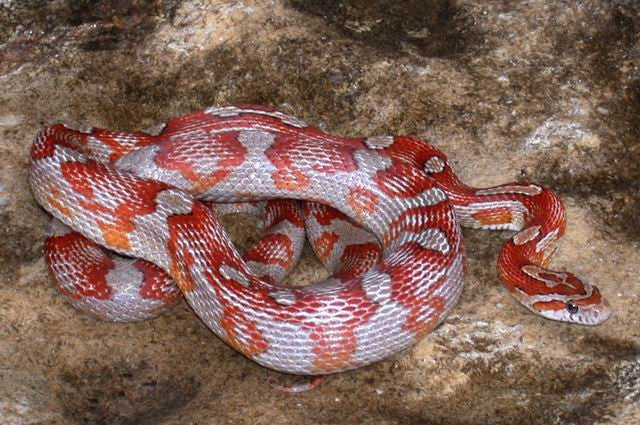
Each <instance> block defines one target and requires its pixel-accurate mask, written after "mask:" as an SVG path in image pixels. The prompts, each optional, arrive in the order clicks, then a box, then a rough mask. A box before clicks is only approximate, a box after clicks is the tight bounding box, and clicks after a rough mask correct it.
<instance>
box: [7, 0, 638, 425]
mask: <svg viewBox="0 0 640 425" xmlns="http://www.w3.org/2000/svg"><path fill="white" fill-rule="evenodd" d="M639 34H640V6H638V3H637V2H635V1H633V0H629V1H624V0H614V1H604V0H601V1H579V2H577V1H569V0H567V1H562V0H531V1H503V0H491V1H480V0H428V1H425V0H408V1H404V2H401V1H388V0H369V1H365V0H344V1H321V0H307V1H304V0H263V1H250V0H245V1H211V2H207V1H196V0H190V1H187V0H186V1H178V0H158V1H124V0H115V1H96V0H93V1H90V0H81V1H72V0H57V1H44V0H31V1H26V0H23V1H12V0H0V88H1V90H0V232H1V233H0V323H1V326H0V423H3V424H5V423H6V424H201V425H202V424H270V425H272V424H280V423H295V424H452V425H458V424H460V425H461V424H623V423H624V424H633V423H636V424H637V423H640V407H639V405H640V345H639V338H640V323H639V317H640V314H639V313H640V307H639V306H638V302H639V301H640V300H639V296H640V278H639V277H638V265H639V264H640V254H639V252H638V245H639V243H640V214H638V210H639V209H640V195H639V193H640V187H639V186H640V165H639V163H640V143H639V141H638V137H639V136H640V119H639V112H640V71H639V70H638V66H639V65H640V35H639ZM234 103H257V104H264V105H269V106H274V107H276V108H278V109H280V110H282V111H283V112H286V113H290V114H293V115H296V116H298V117H300V118H302V119H304V120H305V121H307V122H309V123H314V124H316V125H318V126H320V127H321V128H323V129H325V130H327V131H331V132H335V133H339V134H345V135H375V134H385V133H392V134H400V133H403V134H410V135H414V136H418V137H422V138H425V139H426V140H429V141H431V142H432V143H434V144H436V145H437V146H438V147H440V148H441V149H443V150H444V151H445V152H447V153H448V155H449V157H450V159H451V161H452V163H453V164H454V166H455V168H456V169H457V171H458V172H459V173H460V175H461V177H462V178H463V179H464V180H465V181H467V182H469V183H471V184H474V185H478V186H482V185H493V184H498V183H502V182H507V181H511V180H516V179H523V178H526V179H530V180H532V181H536V182H539V183H543V184H546V185H549V186H552V187H554V188H555V189H557V191H558V192H559V193H560V195H561V196H562V197H563V199H564V200H565V201H566V205H567V210H568V220H569V227H568V232H567V236H566V238H565V239H564V242H563V247H562V249H561V250H560V254H559V256H558V259H557V261H556V264H557V265H558V267H560V268H564V267H568V268H571V269H572V270H573V271H574V272H576V273H577V274H578V275H580V276H583V277H585V278H587V279H589V280H591V281H593V282H597V285H598V286H599V287H600V288H601V290H602V291H603V293H604V294H606V296H607V297H608V299H609V300H610V302H611V304H612V306H613V308H614V309H615V311H616V315H615V317H614V318H612V319H611V320H609V321H608V322H606V323H605V324H604V325H602V326H599V327H593V328H589V327H580V326H572V325H566V324H561V323H555V322H550V321H547V320H544V319H541V318H538V317H535V316H534V315H532V314H530V313H529V312H527V311H526V310H525V309H523V308H522V307H520V306H519V305H518V304H517V303H516V302H515V301H514V300H513V299H512V298H511V297H510V296H509V295H508V294H507V293H506V292H505V291H504V290H503V289H502V288H501V286H500V284H499V282H498V279H497V276H496V270H495V259H496V254H497V252H498V249H499V246H500V244H501V241H503V240H504V239H506V238H507V237H508V236H509V235H508V233H506V232H505V233H500V232H498V233H487V232H482V231H465V237H466V246H467V252H468V257H469V273H468V277H467V287H466V290H465V293H464V295H463V298H462V301H461V302H460V304H459V306H458V307H457V308H456V310H455V311H454V312H453V314H452V315H451V316H450V317H449V319H448V320H447V321H446V322H445V323H444V324H443V325H442V326H441V327H439V328H438V329H437V330H436V331H435V332H433V333H432V334H431V335H429V336H428V337H427V338H425V339H424V340H423V341H422V342H420V343H419V344H417V345H416V346H414V347H413V348H411V349H409V350H407V351H406V352H404V353H401V354H400V355H398V356H396V357H395V358H391V359H388V360H387V361H384V362H382V363H379V364H376V365H373V366H370V367H367V368H364V369H361V370H357V371H354V372H350V373H345V374H341V375H336V376H333V377H331V378H329V379H327V380H326V381H325V383H324V384H323V385H321V386H320V387H319V388H317V389H315V390H313V391H311V392H308V393H304V394H300V395H295V396H292V395H289V394H285V393H282V392H279V391H276V390H274V389H272V388H271V387H270V386H269V384H268V382H267V380H268V379H276V380H285V379H287V378H288V377H285V376H281V375H279V374H277V373H275V372H271V371H269V370H266V369H263V368H261V367H259V366H257V365H256V364H254V363H252V362H250V361H248V360H246V359H245V358H243V357H242V356H240V355H238V354H236V353H235V352H234V351H233V350H232V349H230V348H228V347H227V346H226V345H224V344H223V343H222V342H221V341H220V340H218V339H217V338H216V337H215V336H214V335H213V334H212V333H211V332H210V331H209V330H208V329H206V328H205V327H204V326H203V325H202V323H201V322H200V321H199V320H198V319H197V317H196V316H195V315H194V314H193V313H192V312H191V311H190V309H189V307H188V306H187V305H186V304H185V303H181V305H180V306H179V307H177V308H176V309H175V310H173V311H172V312H170V313H168V314H166V315H164V316H162V317H160V318H158V319H155V320H151V321H147V322H143V323H134V324H128V325H122V324H109V323H101V322H98V321H96V320H94V319H92V318H90V317H87V316H84V315H82V314H80V313H78V312H76V311H75V310H73V309H72V308H71V307H70V306H69V305H68V304H66V303H65V301H64V300H63V299H62V297H60V296H59V295H58V294H57V293H56V291H55V290H54V289H53V287H52V285H51V284H50V281H49V278H48V276H47V274H46V271H45V265H44V261H43V257H42V246H43V243H42V241H43V239H42V234H43V228H44V226H45V223H46V221H47V216H46V214H45V213H44V212H43V210H41V209H40V208H39V207H38V205H36V203H35V202H34V200H33V198H32V196H31V193H30V190H29V186H28V184H27V173H28V163H29V159H28V152H29V146H30V144H31V141H32V140H33V137H34V136H35V134H36V132H37V131H38V130H39V129H40V128H41V127H42V126H43V125H45V124H53V123H55V122H60V121H62V122H66V123H68V124H71V125H94V126H101V127H107V128H113V129H144V128H149V127H152V126H154V125H157V124H159V123H161V122H162V121H165V120H166V119H168V118H171V117H175V116H179V115H182V114H185V113H188V112H191V111H194V110H197V109H200V108H203V107H205V106H210V105H227V104H234ZM226 223H227V224H229V225H230V227H231V232H232V233H233V235H234V237H235V240H236V241H238V243H239V245H241V246H246V244H247V243H248V242H250V241H251V240H254V239H255V223H251V222H250V220H247V219H246V218H242V217H241V218H237V219H233V218H232V219H227V220H226ZM247 229H249V230H247ZM324 274H325V272H324V271H323V270H322V268H321V267H320V266H319V264H318V263H317V262H316V261H315V260H314V259H313V257H312V255H311V254H310V253H309V252H307V254H306V255H305V256H304V259H303V261H302V264H301V265H300V266H299V267H298V268H297V270H296V272H295V273H294V275H293V276H292V277H291V281H294V282H310V281H313V280H316V279H318V278H319V277H321V276H323V275H324ZM288 380H291V378H288ZM287 382H288V381H287Z"/></svg>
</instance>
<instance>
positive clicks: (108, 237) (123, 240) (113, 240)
mask: <svg viewBox="0 0 640 425" xmlns="http://www.w3.org/2000/svg"><path fill="white" fill-rule="evenodd" d="M96 222H97V223H98V226H99V227H100V230H101V231H102V238H103V239H104V241H105V242H106V243H107V244H109V245H111V246H112V247H115V248H118V249H121V250H123V251H128V250H129V249H131V244H130V242H129V237H128V236H127V234H126V231H124V230H122V228H121V227H120V226H119V224H111V223H105V222H103V221H100V220H96Z"/></svg>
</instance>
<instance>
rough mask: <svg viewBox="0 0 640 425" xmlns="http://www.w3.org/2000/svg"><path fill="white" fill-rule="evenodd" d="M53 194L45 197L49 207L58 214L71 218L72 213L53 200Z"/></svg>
mask: <svg viewBox="0 0 640 425" xmlns="http://www.w3.org/2000/svg"><path fill="white" fill-rule="evenodd" d="M54 195H55V193H52V194H51V195H47V201H48V202H49V205H51V207H53V208H55V209H56V210H58V211H60V213H61V214H62V215H64V216H66V217H73V215H74V214H73V211H71V210H70V209H69V208H67V207H65V206H64V205H62V202H60V201H58V200H57V199H56V198H54Z"/></svg>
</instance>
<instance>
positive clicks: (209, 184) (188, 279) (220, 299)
mask: <svg viewBox="0 0 640 425" xmlns="http://www.w3.org/2000/svg"><path fill="white" fill-rule="evenodd" d="M30 167H31V168H30V175H29V182H30V186H31V189H32V192H33V195H34V197H35V199H36V200H37V202H38V203H39V204H40V205H41V206H42V207H43V208H44V209H45V210H46V211H48V212H49V213H50V214H51V215H52V216H53V217H54V220H53V221H52V222H51V224H50V225H49V227H48V229H47V241H46V243H45V257H46V259H47V263H48V267H49V270H50V272H51V275H52V276H53V280H54V282H55V283H56V285H57V286H58V288H59V289H60V291H61V292H62V293H63V294H64V295H65V296H66V297H67V299H69V300H70V301H71V302H72V303H74V305H76V306H78V307H79V308H81V309H84V310H85V311H89V312H91V313H92V314H94V315H96V316H98V317H100V318H103V319H106V320H116V321H117V320H123V321H124V320H142V319H145V318H149V317H152V316H154V315H156V314H158V313H159V312H162V311H164V310H166V308H168V307H170V306H171V305H174V304H175V302H176V301H177V300H178V299H180V297H181V296H184V297H185V298H186V300H187V302H188V303H189V305H190V306H191V308H192V309H193V311H194V312H195V313H196V314H197V315H198V316H199V318H200V319H201V320H202V321H203V322H204V323H205V324H206V326H207V327H208V328H209V329H211V331H213V333H215V334H216V335H217V336H218V337H219V338H220V339H221V340H223V341H224V342H225V343H227V344H228V345H229V346H231V347H232V348H234V349H235V350H237V351H238V352H240V353H242V354H243V355H244V356H246V357H248V358H249V359H251V360H253V361H255V362H257V363H258V364H260V365H262V366H264V367H266V368H270V369H273V370H276V371H280V372H284V373H289V374H296V375H309V376H323V375H327V374H332V373H337V372H343V371H347V370H351V369H355V368H360V367H363V366H366V365H369V364H372V363H375V362H378V361H381V360H383V359H385V358H388V357H389V356H392V355H394V354H396V353H399V352H401V351H403V350H405V349H407V348H408V347H410V346H412V345H413V344H415V343H416V342H417V341H419V340H421V339H422V338H423V337H424V336H425V335H427V334H429V333H430V332H431V331H432V330H433V329H434V328H436V327H437V326H438V325H439V324H440V323H442V322H443V320H445V318H446V317H447V316H448V315H449V314H450V313H451V311H452V310H453V309H454V307H455V306H456V304H457V303H458V301H459V299H460V296H461V293H462V291H463V287H464V275H465V271H466V257H465V249H464V245H463V240H462V232H461V227H462V226H464V227H472V228H481V229H493V230H512V231H514V233H513V235H512V236H510V237H509V238H508V239H507V240H506V241H505V242H504V244H503V246H502V247H501V249H500V251H499V254H498V274H499V276H500V280H501V281H502V283H503V286H504V288H506V290H507V291H508V292H509V293H510V294H511V295H513V297H514V298H515V299H516V300H517V301H519V302H520V303H521V304H522V305H523V306H524V307H526V308H527V309H529V310H531V311H532V312H534V313H536V314H538V315H540V316H542V317H544V318H547V319H552V320H557V321H563V322H571V323H577V324H582V325H597V324H600V323H602V322H603V321H605V320H606V319H608V318H609V317H610V316H611V314H612V310H611V307H610V305H609V303H608V302H607V300H606V299H605V298H604V297H603V296H602V295H601V293H600V291H599V290H598V288H597V287H595V286H593V285H591V284H590V283H588V282H587V281H585V280H583V279H581V278H579V277H577V276H576V275H574V274H573V273H570V272H566V271H554V270H551V269H549V267H550V262H551V260H552V258H553V257H554V254H555V252H556V251H557V248H558V243H559V240H560V238H561V237H562V236H563V235H564V233H565V228H566V217H565V208H564V206H563V203H562V201H561V200H560V198H559V196H558V195H557V194H556V193H555V192H554V191H552V190H551V189H549V188H547V187H545V186H542V185H539V184H534V183H530V182H522V181H519V182H511V183H507V184H501V185H498V186H494V187H488V188H474V187H471V186H468V185H466V184H464V183H463V182H462V181H461V180H460V179H459V178H458V177H457V175H456V174H455V172H454V170H453V168H452V166H451V164H450V162H449V160H448V159H447V156H446V155H445V154H444V153H443V152H441V151H440V150H439V149H437V148H436V147H434V146H433V145H431V144H430V143H427V142H426V141H423V140H420V139H418V138H415V137H410V136H398V135H396V136H389V135H383V136H370V137H345V136H338V135H333V134H330V133H328V132H325V131H323V130H321V129H319V128H316V127H313V126H311V125H308V124H307V123H305V122H304V121H303V120H301V119H299V118H296V117H294V116H291V115H287V114H285V113H283V112H280V111H277V110H275V109H273V108H268V107H263V106H257V105H237V106H222V107H210V108H207V109H204V110H201V111H198V112H194V113H191V114H188V115H185V116H182V117H179V118H175V119H171V120H169V121H167V122H166V123H165V124H164V125H163V127H162V128H161V129H160V130H159V131H156V132H143V131H110V130H105V129H98V128H84V129H82V128H81V129H74V128H72V127H70V126H66V125H63V124H55V125H50V126H47V127H45V128H43V129H42V130H41V131H40V132H39V133H38V135H37V136H36V138H35V141H34V142H33V145H32V148H31V165H30ZM217 205H221V206H220V207H216V206H217ZM225 205H226V206H225ZM216 208H220V209H222V210H225V211H223V213H226V212H228V211H232V212H233V211H240V210H243V208H244V209H245V210H247V209H251V210H252V211H254V212H255V211H259V213H257V214H258V215H260V216H262V218H263V220H264V223H265V224H264V226H263V227H264V228H265V231H266V234H265V236H264V237H263V238H262V239H260V240H259V241H258V242H257V243H256V245H255V246H254V247H252V248H250V249H249V250H248V251H247V252H245V253H244V255H243V254H241V253H240V252H239V251H238V249H236V247H235V246H234V244H233V242H232V240H231V238H230V237H229V235H228V234H227V232H226V231H225V229H224V227H223V226H222V224H221V222H220V220H219V216H220V212H219V211H216ZM304 233H307V234H308V237H309V240H310V243H311V246H312V248H313V249H314V250H315V252H316V255H317V256H318V258H319V259H320V260H321V261H322V262H323V263H324V265H325V266H326V267H327V269H328V270H329V271H330V272H331V273H332V274H331V276H330V277H328V278H327V279H325V280H322V281H319V282H314V283H311V284H308V285H305V286H300V285H292V284H283V283H282V281H283V279H284V276H285V275H286V274H287V273H288V272H289V270H290V269H291V268H292V267H293V264H294V263H295V261H297V258H298V257H299V255H300V250H301V246H302V242H300V241H301V240H302V241H303V240H304ZM113 253H115V254H113Z"/></svg>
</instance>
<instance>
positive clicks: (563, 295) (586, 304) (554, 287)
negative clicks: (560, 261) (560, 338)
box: [519, 270, 612, 325]
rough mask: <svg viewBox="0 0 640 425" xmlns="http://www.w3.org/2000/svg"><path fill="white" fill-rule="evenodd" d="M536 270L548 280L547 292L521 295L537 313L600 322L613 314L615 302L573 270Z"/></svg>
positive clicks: (584, 323)
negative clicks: (610, 300)
mask: <svg viewBox="0 0 640 425" xmlns="http://www.w3.org/2000/svg"><path fill="white" fill-rule="evenodd" d="M528 274H529V275H530V276H531V275H532V274H531V273H528ZM536 274H537V276H536V277H537V279H538V280H540V281H542V282H543V283H544V284H545V288H544V289H545V291H544V293H540V294H536V295H530V296H525V297H524V298H519V299H520V301H521V302H522V303H523V304H525V306H526V307H528V308H529V309H531V310H533V311H534V312H535V313H538V314H539V315H541V316H542V317H545V318H547V319H552V320H558V321H561V322H571V323H576V324H579V325H599V324H600V323H602V322H604V321H605V320H607V319H608V318H609V317H611V314H612V309H611V306H610V305H609V302H608V301H607V300H606V298H604V297H603V296H602V295H601V294H600V290H599V289H598V288H596V287H595V286H592V285H591V284H589V283H587V282H585V281H583V280H582V279H580V278H578V277H576V276H575V275H574V274H573V273H559V272H552V271H550V270H544V271H542V272H539V273H536Z"/></svg>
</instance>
